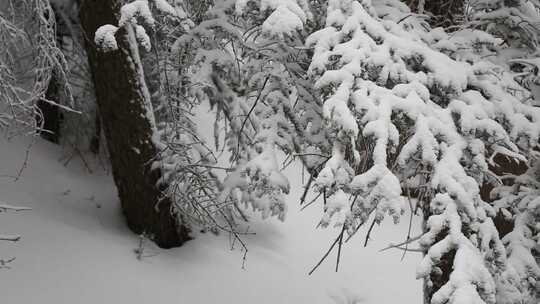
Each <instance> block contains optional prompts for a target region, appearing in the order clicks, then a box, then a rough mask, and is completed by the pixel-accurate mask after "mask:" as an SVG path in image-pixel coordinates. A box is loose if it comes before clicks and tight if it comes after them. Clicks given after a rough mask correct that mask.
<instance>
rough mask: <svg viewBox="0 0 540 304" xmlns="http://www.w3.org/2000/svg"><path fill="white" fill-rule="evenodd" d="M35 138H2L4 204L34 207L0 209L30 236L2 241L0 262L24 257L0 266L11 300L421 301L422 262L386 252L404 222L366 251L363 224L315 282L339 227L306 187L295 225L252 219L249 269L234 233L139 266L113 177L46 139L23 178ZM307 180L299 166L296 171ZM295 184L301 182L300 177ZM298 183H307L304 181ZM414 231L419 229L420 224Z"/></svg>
mask: <svg viewBox="0 0 540 304" xmlns="http://www.w3.org/2000/svg"><path fill="white" fill-rule="evenodd" d="M28 142H29V141H28V140H27V139H26V140H21V139H17V140H15V141H10V142H8V141H5V140H0V145H1V148H0V201H2V202H4V203H8V204H11V205H23V206H29V207H32V210H31V211H21V212H18V213H14V212H9V213H0V233H6V234H10V233H11V234H15V233H16V234H21V235H22V239H21V240H20V241H19V242H17V243H11V242H0V258H9V257H12V256H14V257H16V260H15V261H14V262H12V263H11V264H10V267H11V269H0V303H2V304H32V303H40V304H49V303H51V304H61V303H69V304H72V303H78V304H84V303H91V304H97V303H129V304H136V303H168V304H169V303H182V304H183V303H186V304H199V303H201V304H206V303H238V304H244V303H258V304H264V303H271V304H278V303H285V304H288V303H310V304H311V303H313V304H316V303H349V304H352V303H376V304H386V303H398V302H399V303H420V302H421V282H420V281H416V280H415V278H414V275H415V267H416V264H417V263H418V261H419V259H420V256H419V255H418V254H416V253H408V254H407V255H406V257H405V259H404V260H403V261H401V259H400V258H401V252H397V251H392V250H389V251H385V252H379V250H380V249H381V248H383V247H385V246H386V245H387V244H388V243H389V242H400V241H403V240H404V239H405V237H406V235H407V222H408V218H407V216H405V217H404V218H403V220H402V224H399V225H393V224H392V223H390V222H385V223H384V225H383V226H381V227H375V229H374V231H373V233H372V239H373V240H372V241H371V242H370V243H369V245H368V247H367V248H364V247H363V242H364V238H365V234H366V229H365V228H364V229H363V230H362V231H360V232H359V233H358V234H357V235H356V236H355V237H354V238H353V239H352V240H351V241H350V242H349V243H347V244H346V246H345V247H344V250H343V252H342V253H343V255H342V258H341V262H340V270H339V272H338V273H336V272H334V267H335V254H333V255H332V256H331V257H330V259H328V260H327V261H326V262H325V263H324V264H323V265H322V266H321V267H320V268H319V269H318V270H317V271H316V272H315V273H314V274H313V275H311V276H308V275H307V273H308V272H309V270H310V269H311V267H312V266H313V265H314V264H315V263H316V262H317V261H318V260H319V259H320V257H321V256H322V254H323V253H324V252H325V251H326V250H327V249H328V247H329V245H330V244H331V242H332V240H333V239H334V237H335V235H336V234H337V231H335V230H332V229H327V230H320V229H315V226H316V224H317V222H318V220H319V218H320V215H321V212H320V208H321V206H320V205H313V206H311V207H309V208H308V209H306V210H304V211H302V212H300V206H299V197H300V185H299V184H296V185H292V186H293V187H292V188H293V189H296V190H293V192H292V194H291V195H290V200H289V212H288V216H287V219H286V221H285V222H284V223H282V222H279V221H277V220H276V219H270V220H265V221H262V220H259V218H258V217H253V219H254V221H253V223H252V224H251V227H250V231H255V232H256V233H257V234H256V235H255V236H249V237H245V239H246V242H247V245H248V247H249V252H248V254H247V261H246V269H242V256H243V254H242V252H241V251H240V247H239V246H235V249H233V250H231V246H230V241H229V238H228V236H227V235H226V234H222V235H220V236H218V237H216V236H213V235H210V234H199V235H197V236H196V239H195V240H192V241H190V242H188V243H186V244H185V245H184V246H182V247H181V248H175V249H171V250H161V249H157V248H153V247H151V246H150V247H149V248H146V250H147V253H148V254H150V255H153V256H150V257H146V258H143V259H142V260H140V261H139V260H137V258H136V256H135V253H134V249H135V248H137V245H138V242H139V240H138V238H137V236H135V235H133V234H132V233H131V232H130V231H129V230H128V229H127V228H126V226H125V225H124V219H123V217H122V214H121V212H120V209H119V203H118V199H117V196H116V193H115V191H116V190H115V188H114V185H113V182H112V178H111V176H110V174H108V173H107V172H105V171H104V170H103V169H100V166H99V165H98V164H97V162H95V161H91V167H92V170H93V173H92V174H90V173H88V170H87V169H86V168H85V166H84V165H83V164H82V162H81V161H80V159H79V158H78V157H75V158H74V159H73V160H71V161H70V162H69V163H68V164H67V166H64V160H59V159H60V158H61V155H62V153H64V155H65V154H66V153H67V152H62V151H61V150H60V148H59V147H57V146H54V145H52V144H49V143H47V142H42V141H40V140H38V141H37V142H36V144H35V145H34V146H33V147H32V149H31V151H30V157H29V160H28V164H27V165H28V166H27V168H26V169H25V170H24V172H23V175H22V177H21V179H20V180H19V181H17V182H13V181H12V179H11V178H10V177H8V176H6V175H16V173H17V171H18V170H19V168H20V166H21V165H22V164H23V162H24V157H25V149H26V147H27V143H28ZM294 174H297V175H298V176H299V174H300V172H299V169H298V168H292V169H289V172H288V175H289V176H290V175H294ZM292 180H294V178H293V179H292ZM296 180H299V178H297V179H296ZM415 228H416V229H414V231H413V234H415V233H416V232H417V231H418V229H417V227H415Z"/></svg>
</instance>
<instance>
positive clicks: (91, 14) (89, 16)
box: [80, 0, 189, 248]
mask: <svg viewBox="0 0 540 304" xmlns="http://www.w3.org/2000/svg"><path fill="white" fill-rule="evenodd" d="M81 2H82V3H81V8H80V19H81V24H82V27H83V29H84V32H85V33H86V37H87V41H86V46H87V47H86V48H87V53H88V57H89V62H90V67H91V71H92V74H93V78H94V84H95V90H96V100H97V104H98V108H99V113H100V115H101V121H102V125H103V131H104V134H105V138H106V141H107V146H108V150H109V155H110V158H111V164H112V169H113V176H114V181H115V183H116V186H117V188H118V194H119V197H120V202H121V205H122V209H123V211H124V214H125V216H126V219H127V224H128V226H129V228H130V229H131V230H133V231H134V232H135V233H138V234H141V233H147V234H149V235H151V236H152V238H153V240H154V241H155V242H156V244H157V245H158V246H160V247H162V248H171V247H176V246H180V245H182V243H184V242H185V241H186V240H188V239H189V230H188V229H187V228H186V227H185V226H184V225H182V224H180V221H179V216H180V215H178V214H173V212H171V205H172V202H171V200H170V199H169V198H168V197H162V195H161V191H160V189H158V187H157V186H156V182H157V181H158V179H159V178H160V176H161V173H160V171H159V170H151V169H150V164H151V162H152V159H153V158H154V157H155V156H156V155H157V152H158V151H157V149H156V146H155V145H154V144H153V142H152V135H153V132H154V123H155V122H154V121H153V120H154V118H153V113H152V107H151V103H150V100H149V95H148V89H147V88H146V85H145V83H144V75H143V72H142V66H141V63H140V58H139V54H138V48H137V45H136V43H135V39H134V33H133V30H132V29H131V28H122V29H120V30H119V31H118V32H117V34H116V38H117V41H118V47H119V50H118V51H113V52H107V53H105V52H102V51H100V50H97V48H96V46H95V44H94V41H93V38H94V33H95V32H96V30H97V28H98V27H99V26H101V25H104V24H117V23H118V19H117V16H116V13H117V12H119V8H120V7H119V6H120V4H119V1H114V0H84V1H81Z"/></svg>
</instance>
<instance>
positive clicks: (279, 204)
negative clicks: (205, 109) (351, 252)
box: [96, 0, 540, 304]
mask: <svg viewBox="0 0 540 304" xmlns="http://www.w3.org/2000/svg"><path fill="white" fill-rule="evenodd" d="M204 3H207V2H204ZM504 3H505V4H504V5H507V4H506V3H507V1H505V2H504ZM175 4H177V5H178V6H171V7H170V8H169V7H167V8H165V9H161V10H160V9H159V7H161V6H163V7H166V4H164V2H163V1H150V2H148V1H144V0H137V1H135V2H131V3H130V4H128V5H126V6H124V8H123V9H122V17H121V19H120V23H119V24H118V25H111V26H106V27H104V28H102V30H101V31H99V32H100V33H99V34H98V35H97V37H96V42H98V43H101V44H102V45H103V46H104V47H105V48H110V49H114V39H113V38H114V31H116V27H117V26H118V27H122V26H126V24H128V23H129V24H132V25H134V26H139V23H138V22H139V21H137V20H144V22H143V23H144V25H145V26H146V27H147V28H146V29H145V32H143V30H138V31H140V34H139V36H140V41H141V46H142V47H143V48H146V49H150V47H151V46H150V44H148V43H147V42H148V39H147V37H152V35H153V34H152V33H150V34H148V32H149V31H151V29H152V28H154V27H155V24H156V23H157V24H159V23H160V21H157V22H156V20H157V19H159V18H157V19H156V17H155V16H154V15H152V14H151V12H152V10H154V8H155V9H157V10H158V11H162V12H167V14H170V15H174V14H175V13H174V12H177V13H178V12H179V11H180V10H181V11H182V14H180V15H181V16H180V17H178V19H177V20H176V21H175V22H172V21H171V22H170V23H169V24H168V26H167V27H166V28H167V29H168V32H167V33H166V34H164V36H162V37H161V38H160V39H162V40H163V41H166V43H165V44H164V47H163V48H162V49H161V52H162V54H165V57H166V59H163V60H162V61H160V62H161V63H163V64H164V67H165V68H163V70H162V71H161V72H160V75H162V76H161V77H165V78H167V79H168V81H169V82H170V83H173V85H171V86H170V87H168V88H173V89H174V90H173V91H174V92H177V93H175V94H169V95H167V94H168V93H167V94H163V92H167V90H165V91H163V90H162V91H159V90H158V91H159V92H161V93H159V94H158V95H160V94H162V95H160V96H165V97H163V98H165V100H168V101H166V102H165V103H163V104H165V105H168V106H170V105H171V104H172V103H171V101H172V100H175V102H176V103H177V105H176V106H175V107H171V108H172V109H174V111H172V112H167V111H165V112H163V114H160V115H162V117H163V118H164V124H163V128H162V129H161V130H162V133H161V134H162V138H161V139H160V140H161V141H162V142H163V143H165V144H164V145H163V149H162V150H163V151H164V155H165V156H164V157H163V156H162V158H161V160H162V162H161V166H164V168H165V170H164V172H170V174H168V175H167V174H166V175H165V176H166V179H167V180H166V181H165V183H166V184H169V185H176V186H177V187H178V189H179V190H178V192H174V191H177V190H172V191H171V192H169V193H172V194H174V193H177V194H179V198H178V199H177V201H178V202H179V210H180V212H183V213H186V214H188V215H189V214H194V211H193V210H198V209H197V208H192V206H190V205H189V200H183V199H182V197H181V196H182V195H185V193H198V192H197V191H203V193H204V194H203V195H207V196H208V195H209V194H208V193H210V195H209V197H210V198H211V199H210V201H212V204H215V205H211V206H221V205H225V206H229V207H230V208H228V209H226V210H229V211H231V212H238V213H239V214H240V216H242V212H241V211H240V210H241V209H240V208H239V206H240V205H241V204H242V203H243V204H246V205H247V206H251V207H252V208H253V209H254V210H256V211H260V212H262V214H263V217H265V216H268V215H275V216H277V217H278V218H280V219H284V217H285V211H286V204H285V194H287V192H288V190H289V182H288V180H287V178H286V177H285V176H284V175H283V174H282V173H280V171H281V168H280V166H279V164H278V159H280V158H281V157H282V156H285V157H286V158H287V159H286V161H289V160H291V159H294V158H297V159H299V160H300V161H301V162H302V164H303V165H304V166H305V168H306V169H307V172H308V173H309V174H310V176H311V178H310V179H309V181H308V184H307V185H306V189H309V188H313V189H314V190H315V191H317V192H318V193H319V195H320V196H322V197H323V202H324V213H323V215H322V218H321V220H320V226H322V227H326V226H334V227H338V228H340V229H341V233H340V236H339V237H338V238H337V239H336V242H338V241H339V242H340V244H341V241H342V240H343V235H344V234H345V233H347V234H348V235H349V237H350V236H352V235H354V234H355V233H356V231H358V229H359V227H360V226H361V225H363V224H364V223H365V222H366V221H367V220H368V218H369V217H370V216H372V217H373V218H374V223H380V222H381V221H382V220H383V219H384V217H386V216H391V217H392V219H393V220H394V221H399V220H400V217H401V215H402V214H403V213H404V211H405V210H406V209H408V208H410V209H411V212H413V210H412V209H413V206H412V203H413V202H414V203H415V204H416V208H417V209H418V210H421V211H422V214H423V216H424V219H425V231H424V232H423V234H422V235H421V236H419V237H418V238H411V239H408V240H407V241H411V240H412V239H418V240H419V243H420V245H421V247H422V249H423V250H424V252H425V257H424V259H423V260H422V262H421V264H420V266H419V268H418V272H417V276H418V277H419V278H424V279H425V280H426V297H427V298H428V299H430V301H431V303H441V304H442V303H456V304H457V303H495V302H496V301H497V299H499V301H503V300H501V299H505V300H504V301H506V302H504V303H513V302H512V301H514V300H515V299H518V298H519V297H521V298H522V299H523V298H526V297H529V298H531V299H535V298H534V297H535V295H534V293H533V291H534V286H536V285H535V284H537V283H536V282H537V281H538V279H539V278H538V273H537V268H538V263H537V261H534V258H533V259H531V257H532V256H533V254H534V251H535V250H537V246H538V245H534V244H533V243H532V242H534V241H536V242H538V240H537V236H536V233H537V229H538V227H536V226H534V225H533V224H532V223H534V222H535V221H536V220H537V217H536V216H537V215H536V213H535V212H536V211H535V210H536V209H535V208H536V207H534V206H535V205H534V204H535V203H534V202H536V199H535V198H536V197H537V195H538V194H537V193H536V192H534V191H532V192H531V191H528V192H527V193H529V194H527V195H528V196H527V197H530V198H531V199H525V196H524V195H522V194H521V193H522V192H523V191H522V190H523V189H524V187H526V188H527V189H530V188H531V187H532V186H531V180H533V179H532V178H526V177H519V178H514V179H513V180H514V181H515V182H510V184H511V185H508V187H514V188H512V190H508V189H506V188H505V187H506V186H502V185H505V184H503V183H502V182H501V178H505V177H501V176H498V175H497V174H495V173H494V172H493V168H494V167H496V166H497V163H496V162H495V161H494V159H495V158H496V157H501V156H502V157H506V158H508V159H510V160H511V161H516V162H521V163H528V164H532V163H533V161H534V159H535V156H534V155H535V153H536V152H535V151H537V149H538V141H539V138H540V108H538V107H536V106H535V104H536V101H535V100H534V95H533V94H531V91H530V88H529V87H528V86H527V85H525V84H524V83H523V82H522V81H521V80H520V78H519V76H520V75H518V74H516V72H515V71H513V70H512V69H510V68H509V64H508V63H509V62H508V60H507V59H508V58H509V57H507V56H502V55H503V54H504V53H505V52H506V51H508V50H509V49H512V48H513V49H517V50H521V49H522V48H523V47H525V46H528V44H526V43H524V42H520V43H515V44H514V43H509V42H508V41H507V39H508V37H506V36H505V35H500V34H499V33H501V32H500V31H497V30H492V29H493V28H494V27H496V24H492V23H495V22H496V21H494V20H496V19H493V18H491V17H493V16H492V15H493V13H492V12H493V11H494V10H493V9H491V8H490V9H487V8H478V7H474V8H469V9H470V10H467V8H466V6H465V7H464V8H463V9H464V10H465V11H464V12H463V16H460V18H459V19H456V20H457V21H456V22H453V23H455V24H452V27H451V28H448V29H445V28H441V27H438V28H431V27H430V25H429V22H426V19H425V18H426V16H425V15H421V14H417V13H413V12H411V10H410V8H409V7H407V5H405V4H404V3H401V2H399V1H395V0H384V1H373V3H372V2H371V1H369V0H363V1H353V0H329V1H301V0H297V1H295V0H260V1H240V0H236V1H235V0H225V1H218V2H216V3H214V5H207V6H205V5H204V4H203V5H202V6H192V5H191V4H193V3H192V2H190V1H185V2H182V3H181V5H179V2H175ZM178 7H181V9H179V8H178ZM201 7H202V8H203V10H204V13H201V10H200V9H201ZM456 7H457V6H456ZM148 12H150V13H148ZM490 14H491V17H489V16H490ZM474 20H481V21H478V22H477V21H474ZM458 21H459V22H458ZM475 22H477V23H475ZM135 23H136V24H135ZM457 23H459V24H457ZM502 32H503V33H506V32H505V31H502ZM144 33H146V34H144ZM159 33H160V31H159V30H157V31H156V35H159ZM528 37H529V39H532V40H530V41H533V40H534V39H533V38H530V37H534V36H528ZM505 41H506V42H505ZM505 43H506V44H505ZM153 47H154V48H155V47H159V46H156V45H153ZM532 56H533V55H531V54H530V52H529V55H528V57H526V58H525V59H526V60H532V59H534V58H530V57H532ZM512 58H521V59H522V60H525V59H523V58H524V57H523V56H522V57H512ZM178 92H180V93H178ZM157 97H158V99H159V98H161V97H159V96H157ZM175 98H176V99H175ZM201 101H208V102H209V104H210V105H211V107H212V108H213V109H214V110H215V113H216V121H215V125H214V129H215V132H214V144H215V147H213V149H214V150H215V151H219V150H222V151H227V152H228V156H229V160H230V163H231V166H230V167H228V168H219V166H217V164H216V159H214V158H213V157H212V156H209V155H212V154H211V153H210V149H209V148H208V147H207V146H206V145H205V144H203V142H202V141H201V140H200V139H199V138H198V137H197V136H196V132H195V129H196V128H195V126H194V125H193V124H192V123H191V122H190V121H189V119H187V117H188V116H189V115H187V116H186V115H183V114H178V113H181V111H182V109H185V108H190V109H191V107H195V106H197V105H198V103H199V102H201ZM157 103H158V104H160V103H159V102H157ZM186 105H189V106H186ZM163 109H165V107H163ZM167 117H168V118H167ZM181 130H183V131H181ZM185 130H188V131H185ZM193 142H196V144H195V145H189V144H190V143H193ZM171 143H175V145H176V147H180V148H179V149H177V150H175V149H170V148H169V147H170V146H171ZM167 151H169V152H167ZM158 163H159V162H158ZM163 164H165V165H163ZM158 165H159V164H158ZM192 167H196V168H198V169H201V168H202V169H201V170H203V171H204V174H205V176H207V177H209V178H211V181H210V180H206V179H201V180H200V184H201V185H202V186H201V187H200V188H197V190H196V191H195V192H190V191H191V190H189V188H188V187H189V185H191V184H192V183H193V181H192V177H191V176H193V177H195V176H197V175H196V174H192V171H191V172H189V173H186V172H188V171H187V170H188V169H189V170H194V169H192ZM221 169H224V170H221ZM216 170H218V171H220V170H221V171H225V174H221V173H219V174H215V173H214V171H216ZM530 172H532V171H531V170H529V173H527V174H526V175H525V176H529V177H530V176H534V174H533V173H530ZM219 176H224V179H223V180H221V179H220V178H219ZM186 177H188V178H187V179H186V180H183V178H186ZM186 181H189V183H186ZM485 184H493V185H494V186H495V190H494V192H493V193H504V195H502V196H501V198H503V199H504V200H506V201H504V202H503V201H501V200H497V201H496V202H491V201H490V200H489V199H485V198H482V196H481V195H480V190H481V188H482V187H484V185H485ZM525 184H526V185H527V186H523V185H525ZM519 185H522V186H519ZM501 186H502V187H501ZM515 187H518V188H517V190H516V188H515ZM200 189H205V190H200ZM505 189H506V190H505ZM205 191H206V192H205ZM208 191H209V192H208ZM306 191H307V190H306ZM505 191H506V192H505ZM510 191H513V192H512V193H513V194H512V195H513V196H512V195H510V194H509V193H510ZM305 193H307V192H305ZM185 197H189V196H185ZM512 197H515V199H511V198H512ZM304 200H305V195H304V196H303V197H302V202H303V201H304ZM510 200H511V201H510ZM518 201H519V203H518ZM518 205H519V206H520V207H516V206H518ZM529 206H533V207H529ZM207 207H208V208H207ZM190 208H192V209H190ZM531 208H532V209H531ZM200 210H215V209H212V208H210V207H209V205H206V207H204V208H202V209H200ZM531 210H532V211H531ZM500 213H504V214H506V216H507V217H508V218H511V219H512V220H513V221H514V230H513V231H512V232H511V233H510V234H508V235H506V236H504V237H502V236H501V235H499V231H498V227H497V226H496V225H495V224H494V219H495V218H496V216H497V214H500ZM231 214H232V213H231ZM234 217H235V216H231V217H229V218H234ZM210 218H215V217H210ZM200 222H203V223H204V222H208V221H207V220H205V219H204V216H203V217H202V218H201V220H200ZM531 225H533V226H531ZM531 227H532V228H531ZM535 229H536V230H535ZM336 242H335V243H336ZM335 243H334V245H335ZM536 244H537V243H536ZM535 246H536V247H535ZM535 248H536V249H535ZM524 261H525V262H524ZM536 297H537V296H536Z"/></svg>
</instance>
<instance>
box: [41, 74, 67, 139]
mask: <svg viewBox="0 0 540 304" xmlns="http://www.w3.org/2000/svg"><path fill="white" fill-rule="evenodd" d="M45 98H46V99H48V100H52V101H54V102H58V103H60V87H59V85H58V77H57V75H56V72H53V73H52V75H51V80H49V85H48V87H47V92H45ZM37 107H38V109H39V111H40V114H41V115H36V116H38V117H37V119H38V121H39V122H40V123H42V124H43V126H42V129H43V131H42V132H40V135H41V137H42V138H44V139H46V140H48V141H50V142H53V143H55V144H58V143H59V141H60V126H61V123H62V113H61V112H60V108H59V107H58V106H56V105H53V104H50V103H48V102H46V101H44V100H42V99H40V100H38V102H37Z"/></svg>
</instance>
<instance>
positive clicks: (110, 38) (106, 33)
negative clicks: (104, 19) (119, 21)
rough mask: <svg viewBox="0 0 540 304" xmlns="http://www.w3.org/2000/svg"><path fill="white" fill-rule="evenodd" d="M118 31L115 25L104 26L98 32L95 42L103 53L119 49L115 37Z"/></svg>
mask: <svg viewBox="0 0 540 304" xmlns="http://www.w3.org/2000/svg"><path fill="white" fill-rule="evenodd" d="M116 31H118V27H116V26H114V25H111V24H105V25H102V26H100V27H99V28H98V29H97V30H96V35H95V37H94V42H95V43H96V45H97V46H98V47H99V48H100V49H102V50H103V51H106V52H109V51H115V50H117V49H118V44H117V42H116V38H115V37H114V34H116Z"/></svg>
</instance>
